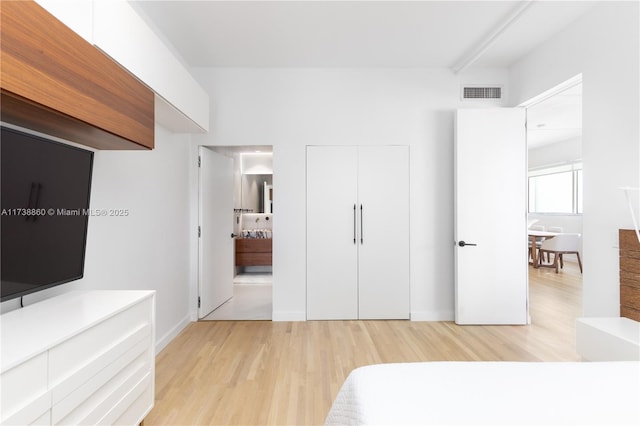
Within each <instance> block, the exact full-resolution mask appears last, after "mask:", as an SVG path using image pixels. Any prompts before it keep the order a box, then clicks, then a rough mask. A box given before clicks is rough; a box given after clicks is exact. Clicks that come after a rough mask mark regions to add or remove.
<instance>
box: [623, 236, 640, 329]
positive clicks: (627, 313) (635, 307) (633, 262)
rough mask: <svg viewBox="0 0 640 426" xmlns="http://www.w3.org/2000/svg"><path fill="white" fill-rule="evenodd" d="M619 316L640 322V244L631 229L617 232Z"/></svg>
mask: <svg viewBox="0 0 640 426" xmlns="http://www.w3.org/2000/svg"><path fill="white" fill-rule="evenodd" d="M619 242H620V316H621V317H627V318H630V319H633V320H635V321H640V242H638V237H637V236H636V233H635V231H634V230H632V229H620V230H619Z"/></svg>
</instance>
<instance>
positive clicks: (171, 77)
mask: <svg viewBox="0 0 640 426" xmlns="http://www.w3.org/2000/svg"><path fill="white" fill-rule="evenodd" d="M36 1H37V3H38V4H40V5H41V6H42V7H43V8H45V9H46V10H47V11H48V12H49V13H51V14H52V15H53V16H55V17H56V18H57V19H59V20H60V21H61V22H63V23H64V24H65V25H67V26H68V27H69V28H71V29H72V30H73V31H75V32H76V33H77V34H79V35H80V36H81V37H83V38H84V39H85V40H87V41H88V42H89V43H91V44H93V45H95V46H96V47H98V48H99V49H100V50H102V51H103V52H104V53H106V54H107V55H108V56H110V57H111V58H112V59H113V60H114V61H116V62H118V63H119V64H120V65H121V66H122V67H123V68H125V69H126V70H127V71H129V72H130V73H131V74H133V75H135V76H136V77H137V78H138V79H139V80H140V81H142V82H143V83H144V84H145V85H147V86H148V87H149V88H150V89H151V90H153V91H154V92H155V94H156V96H155V104H156V105H155V106H156V108H155V119H156V121H157V122H158V123H159V124H161V125H162V126H164V127H165V128H167V129H168V130H171V131H173V132H178V133H203V132H207V131H208V130H209V95H208V94H207V92H206V91H205V90H204V89H203V88H202V87H201V86H200V85H199V83H198V82H197V81H196V80H195V79H194V78H193V76H192V75H191V74H190V72H189V70H188V69H187V68H186V67H185V66H184V65H183V64H182V62H180V60H178V59H177V58H176V56H175V55H174V54H173V53H172V51H171V50H170V49H169V48H168V47H167V46H166V45H165V43H164V42H163V41H162V40H161V38H160V37H158V36H157V35H156V33H155V32H154V31H153V29H152V28H151V27H150V26H149V25H148V24H147V22H146V21H145V20H144V19H143V18H142V16H141V15H140V14H139V13H138V12H137V11H136V9H135V6H134V5H132V4H131V2H129V1H126V0H92V1H88V0H36Z"/></svg>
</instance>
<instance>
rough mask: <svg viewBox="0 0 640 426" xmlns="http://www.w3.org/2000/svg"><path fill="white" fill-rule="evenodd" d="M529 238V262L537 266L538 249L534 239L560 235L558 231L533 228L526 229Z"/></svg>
mask: <svg viewBox="0 0 640 426" xmlns="http://www.w3.org/2000/svg"><path fill="white" fill-rule="evenodd" d="M527 233H528V235H529V240H531V262H529V264H531V265H533V267H534V268H537V267H538V250H536V241H537V239H538V238H553V237H555V236H556V235H560V232H551V231H538V230H535V229H528V230H527Z"/></svg>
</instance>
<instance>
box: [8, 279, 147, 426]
mask: <svg viewBox="0 0 640 426" xmlns="http://www.w3.org/2000/svg"><path fill="white" fill-rule="evenodd" d="M0 330H1V344H2V346H1V348H0V353H1V358H0V374H1V376H0V403H1V405H0V421H1V423H2V424H3V425H4V424H7V425H27V424H47V425H50V424H74V425H78V424H83V425H85V424H118V425H126V424H131V425H133V424H138V423H140V422H141V421H142V420H143V419H144V417H145V416H146V415H147V414H148V413H149V411H150V410H151V408H152V407H153V403H154V384H155V380H154V377H155V351H154V347H155V343H154V341H155V292H154V291H82V292H80V291H79V292H70V293H67V294H63V295H61V296H58V297H54V298H51V299H48V300H45V301H43V302H40V303H36V304H33V305H31V306H27V307H25V308H22V309H18V310H16V311H12V312H8V313H6V314H4V315H2V316H0Z"/></svg>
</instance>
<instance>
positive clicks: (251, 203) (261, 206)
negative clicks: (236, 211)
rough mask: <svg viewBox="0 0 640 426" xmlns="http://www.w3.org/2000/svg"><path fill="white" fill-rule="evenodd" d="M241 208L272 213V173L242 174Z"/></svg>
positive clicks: (254, 211) (253, 211)
mask: <svg viewBox="0 0 640 426" xmlns="http://www.w3.org/2000/svg"><path fill="white" fill-rule="evenodd" d="M241 185H242V209H243V210H245V211H247V210H249V211H251V212H252V213H273V206H272V200H273V175H271V174H264V175H248V174H243V175H242V183H241Z"/></svg>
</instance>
